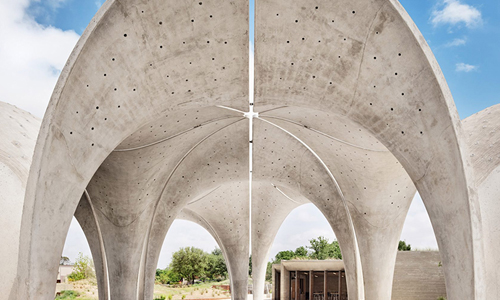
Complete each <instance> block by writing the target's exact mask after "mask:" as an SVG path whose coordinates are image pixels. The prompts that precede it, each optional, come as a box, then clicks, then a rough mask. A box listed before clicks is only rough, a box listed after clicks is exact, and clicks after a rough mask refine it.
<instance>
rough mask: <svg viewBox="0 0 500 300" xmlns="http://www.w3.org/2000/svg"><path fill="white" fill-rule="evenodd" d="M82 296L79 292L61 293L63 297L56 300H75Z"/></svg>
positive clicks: (60, 296) (66, 291)
mask: <svg viewBox="0 0 500 300" xmlns="http://www.w3.org/2000/svg"><path fill="white" fill-rule="evenodd" d="M78 296H80V293H78V292H77V291H68V290H65V291H61V295H59V296H57V297H56V299H55V300H73V299H75V298H76V297H78Z"/></svg>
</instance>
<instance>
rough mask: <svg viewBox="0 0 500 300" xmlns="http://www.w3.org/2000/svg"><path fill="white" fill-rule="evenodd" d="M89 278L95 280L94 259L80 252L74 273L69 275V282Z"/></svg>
mask: <svg viewBox="0 0 500 300" xmlns="http://www.w3.org/2000/svg"><path fill="white" fill-rule="evenodd" d="M61 261H63V259H61ZM68 261H69V260H68ZM89 278H95V271H94V262H93V260H92V258H90V257H89V256H86V255H83V253H81V252H80V253H78V258H77V259H76V261H75V264H74V266H73V272H72V273H71V274H69V275H68V280H69V281H78V280H82V279H89ZM68 299H69V298H68Z"/></svg>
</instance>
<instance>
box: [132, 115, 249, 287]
mask: <svg viewBox="0 0 500 300" xmlns="http://www.w3.org/2000/svg"><path fill="white" fill-rule="evenodd" d="M244 119H245V118H239V119H238V120H236V121H234V122H232V123H229V124H228V125H225V126H223V127H221V128H219V129H217V130H215V131H213V132H211V133H210V134H208V135H207V136H205V137H204V138H203V139H201V140H200V141H198V143H196V144H195V145H194V146H193V147H192V148H191V149H189V150H188V151H187V152H186V153H185V154H184V155H183V156H182V158H181V159H180V160H179V161H178V162H177V164H176V165H175V167H174V168H173V169H172V171H171V172H170V175H169V176H168V178H167V180H166V182H165V184H164V185H163V188H162V190H161V192H160V195H159V196H158V199H157V200H156V202H155V204H154V209H153V213H152V217H151V221H150V222H149V225H148V227H147V230H146V234H145V239H144V241H143V247H142V255H141V257H142V258H141V262H140V270H141V274H144V268H145V265H146V259H147V253H148V248H149V240H150V238H151V229H152V228H153V225H154V223H155V219H156V215H157V211H158V206H159V204H160V202H161V199H162V198H163V195H164V193H165V190H166V188H167V185H168V183H169V182H170V180H171V178H172V177H173V175H174V173H175V171H176V170H177V169H178V168H179V166H180V165H181V164H182V162H183V161H184V160H185V159H186V158H187V157H188V156H189V154H190V153H192V152H193V151H194V150H195V149H196V148H198V147H199V146H200V145H201V144H202V143H203V142H204V141H206V140H207V139H209V138H210V137H211V136H213V135H214V134H216V133H218V132H220V131H222V130H224V129H226V128H228V127H230V126H231V125H234V124H236V123H238V122H240V121H243V120H244ZM139 281H140V280H139ZM138 290H139V289H138Z"/></svg>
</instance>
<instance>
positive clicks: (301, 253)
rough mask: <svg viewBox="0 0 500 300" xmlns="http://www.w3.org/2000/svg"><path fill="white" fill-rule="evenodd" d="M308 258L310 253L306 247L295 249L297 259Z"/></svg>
mask: <svg viewBox="0 0 500 300" xmlns="http://www.w3.org/2000/svg"><path fill="white" fill-rule="evenodd" d="M308 256H309V251H307V249H306V247H304V246H300V247H299V248H297V249H295V257H299V258H303V257H308Z"/></svg>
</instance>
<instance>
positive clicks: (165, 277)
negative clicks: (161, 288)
mask: <svg viewBox="0 0 500 300" xmlns="http://www.w3.org/2000/svg"><path fill="white" fill-rule="evenodd" d="M181 280H182V277H181V276H180V275H179V274H177V273H175V272H174V271H172V269H171V268H165V269H164V270H162V269H156V278H155V282H157V283H161V284H174V283H178V282H179V281H181Z"/></svg>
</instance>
